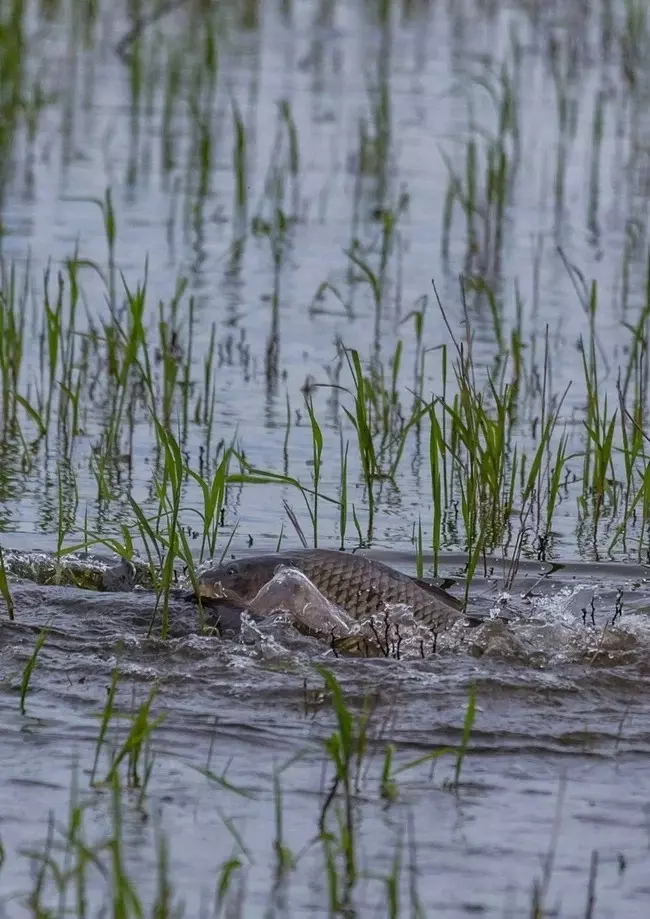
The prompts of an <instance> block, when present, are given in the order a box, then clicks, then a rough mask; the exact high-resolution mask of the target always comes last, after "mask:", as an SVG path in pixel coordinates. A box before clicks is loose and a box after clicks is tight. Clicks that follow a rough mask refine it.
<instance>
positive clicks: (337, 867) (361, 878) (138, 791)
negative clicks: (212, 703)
mask: <svg viewBox="0 0 650 919" xmlns="http://www.w3.org/2000/svg"><path fill="white" fill-rule="evenodd" d="M314 678H315V680H316V681H317V682H316V686H315V687H314V688H313V689H310V690H309V694H310V696H311V697H312V698H313V699H314V700H315V704H316V706H317V709H318V711H319V712H321V713H322V714H324V715H325V714H326V713H327V712H330V717H326V720H327V721H329V722H331V725H332V729H331V733H327V730H326V731H325V734H324V735H323V739H322V741H321V743H320V749H321V756H322V769H323V774H324V778H325V782H324V788H323V793H322V800H321V803H320V804H319V806H318V808H316V810H315V824H314V835H313V838H312V839H310V840H309V841H308V842H307V844H306V845H304V846H303V848H302V849H301V850H300V851H299V852H297V853H294V852H292V850H291V849H290V847H289V845H288V842H287V841H286V840H285V836H284V825H285V820H286V818H285V816H284V811H283V789H282V774H283V772H284V771H286V769H287V768H288V767H289V766H290V764H291V763H290V762H288V763H286V764H285V765H284V766H282V767H281V768H279V769H278V770H277V771H276V772H275V773H274V776H273V779H272V782H271V783H270V784H269V787H268V788H259V789H256V790H255V791H250V790H245V789H238V788H237V787H236V786H234V785H232V784H231V783H230V782H227V781H225V780H224V779H222V778H221V777H218V776H214V774H213V773H212V771H211V769H210V767H209V765H208V768H207V769H205V770H201V771H203V772H204V774H205V776H206V781H207V783H208V786H212V787H211V788H210V787H208V788H206V793H207V794H209V795H210V796H212V795H214V794H219V795H220V797H221V798H222V799H223V800H224V804H223V806H224V807H225V806H227V802H228V799H229V798H231V797H233V796H237V795H239V794H244V796H245V797H248V798H251V799H252V800H256V799H259V798H260V797H263V796H271V797H272V799H273V800H274V806H275V813H276V835H275V839H274V841H273V844H272V850H273V853H274V855H275V859H276V870H275V872H274V886H273V890H272V891H271V892H270V901H271V902H272V901H273V899H274V897H275V896H276V895H277V894H278V891H279V888H280V886H282V888H283V893H284V896H285V897H286V896H288V894H289V891H290V887H291V878H292V875H294V874H295V872H296V871H298V870H299V869H300V866H301V865H302V863H303V862H304V861H306V860H307V859H309V858H312V859H313V858H314V857H317V854H318V852H319V851H320V853H321V858H322V870H323V876H324V877H325V878H326V891H327V898H328V901H329V906H328V909H329V910H330V912H332V913H338V912H341V911H343V912H345V911H346V910H349V909H353V908H354V903H355V899H356V897H357V896H358V894H359V893H360V892H361V891H362V890H366V889H367V887H368V885H369V884H371V885H372V884H374V885H377V884H378V883H379V884H380V885H384V886H385V888H388V889H389V890H390V891H391V897H392V900H393V903H394V905H393V912H392V913H391V914H393V915H401V914H402V911H403V909H406V908H408V906H407V904H408V903H410V905H411V906H412V905H413V899H414V897H415V895H416V887H414V886H413V885H412V884H411V886H410V887H409V888H407V889H406V890H404V889H403V888H404V885H403V882H402V879H401V878H400V874H399V866H400V864H401V854H402V845H403V841H402V839H403V834H399V836H398V841H397V845H396V849H395V855H394V859H393V868H392V871H390V872H389V873H388V874H387V875H386V876H377V875H376V872H370V873H368V872H367V871H366V870H365V869H364V868H362V865H361V850H362V844H361V841H360V833H361V828H362V822H363V809H364V808H365V809H367V808H368V806H369V802H370V801H372V800H375V799H376V800H377V802H379V801H382V800H383V802H384V806H386V807H390V806H391V805H392V804H394V803H395V802H396V801H397V799H398V796H399V793H400V782H401V781H402V778H403V776H404V775H405V773H407V772H411V771H413V770H418V769H420V768H421V767H422V766H424V765H425V764H427V763H430V762H432V761H434V760H438V759H439V758H440V757H443V756H449V755H451V756H452V757H453V758H454V760H455V768H454V772H453V779H452V780H451V781H450V782H449V783H447V784H446V785H445V784H444V783H443V787H446V788H447V789H448V791H449V792H450V793H452V792H453V793H454V794H462V787H463V786H462V782H461V776H462V767H463V762H464V759H465V757H466V755H467V753H468V749H469V742H470V735H471V728H472V724H473V720H474V715H475V697H474V694H473V693H471V694H470V697H469V703H468V707H467V714H466V717H465V723H464V727H463V729H462V731H460V730H459V744H458V747H457V748H455V747H450V746H445V747H441V748H439V749H434V750H432V751H431V752H430V753H426V754H424V755H422V756H420V757H418V758H417V759H416V760H413V761H408V760H406V761H404V757H403V755H401V756H400V760H401V762H400V764H399V765H397V766H396V764H395V757H396V750H395V746H394V745H393V744H391V743H389V742H388V741H387V739H386V737H385V724H384V722H383V716H382V715H381V713H380V712H379V711H378V710H377V709H376V705H375V703H374V702H373V699H372V697H370V696H368V697H366V698H364V699H363V700H362V702H361V706H360V709H359V710H358V711H357V710H356V709H355V708H354V707H352V706H351V704H350V703H349V702H348V701H347V700H346V698H345V694H344V692H343V690H342V688H341V685H340V683H339V682H338V680H337V678H336V676H335V675H334V674H333V673H332V672H331V671H330V670H328V669H327V668H324V667H318V668H316V672H315V673H314ZM319 680H320V687H319V686H318V681H319ZM119 685H120V678H119V675H118V673H117V671H116V672H115V673H114V675H113V678H112V681H111V686H110V689H109V692H108V695H107V700H106V704H105V707H104V710H103V712H102V713H101V717H100V722H101V723H100V728H99V734H98V741H97V747H96V752H95V757H94V764H93V769H92V772H91V774H90V784H91V786H92V787H93V789H94V791H95V795H94V796H88V795H87V794H86V793H85V792H84V790H83V789H82V787H81V785H80V777H81V775H82V774H83V773H82V772H81V771H80V769H79V768H78V766H75V768H74V775H73V782H72V786H71V798H70V807H69V811H68V822H67V824H66V823H65V822H63V823H62V824H59V823H57V822H55V821H54V819H53V818H50V820H49V821H48V826H47V834H46V839H45V842H44V845H43V846H42V847H40V846H39V847H34V848H32V849H28V850H25V851H23V852H22V853H21V855H22V857H23V858H27V859H29V860H30V861H31V863H32V866H33V877H34V884H33V887H32V888H31V890H29V891H26V892H25V893H24V894H21V895H20V896H19V897H17V898H16V897H14V898H12V899H17V900H18V902H20V903H21V905H22V906H23V907H24V908H26V909H27V911H28V914H29V915H34V916H40V915H48V916H64V915H70V914H72V915H75V916H77V917H79V919H81V917H83V916H86V915H94V914H95V912H96V909H97V908H98V906H99V904H100V903H101V904H102V905H103V908H104V909H107V910H108V911H109V912H110V913H111V914H113V915H119V916H122V917H125V919H127V917H136V916H142V915H152V916H158V917H167V916H173V915H180V913H178V912H177V911H176V910H177V909H178V908H180V903H179V902H178V901H177V898H176V895H175V894H174V887H173V880H172V876H171V871H170V868H171V865H172V862H170V858H171V854H170V852H171V849H170V846H173V840H172V839H171V838H170V837H169V835H168V834H167V833H166V832H165V831H164V830H163V829H162V826H161V824H160V815H158V818H157V819H156V821H155V830H154V833H153V837H154V839H153V843H154V845H155V865H156V869H157V884H156V886H155V890H154V893H153V895H152V894H151V893H150V892H149V893H141V891H140V889H139V888H141V887H142V886H143V885H141V884H140V883H139V881H138V878H137V875H136V874H134V872H133V870H132V867H131V864H130V854H129V847H130V844H129V842H128V840H127V838H126V835H125V830H124V826H125V821H126V819H127V814H130V812H131V811H132V810H135V812H136V813H137V812H138V811H139V812H141V814H142V816H143V817H146V815H147V808H148V804H147V796H146V793H147V787H148V785H149V782H150V781H151V779H152V777H153V776H154V774H155V771H156V769H157V767H158V766H159V757H158V755H156V754H155V753H154V752H153V750H152V747H151V741H152V740H153V738H154V737H155V734H156V732H157V730H158V727H159V725H160V724H161V722H162V720H163V718H164V713H160V714H154V712H153V710H152V706H153V704H154V700H155V699H156V695H157V690H156V689H155V688H154V689H152V690H151V691H150V692H149V694H148V696H147V698H146V700H145V701H144V702H143V703H142V704H141V705H139V706H138V707H137V709H134V710H133V711H132V712H131V713H129V714H127V713H123V712H122V710H121V706H120V704H119V703H118V702H117V693H118V690H119ZM124 718H126V720H127V733H126V736H125V737H124V739H123V740H119V741H118V737H119V734H120V733H121V731H120V729H119V728H118V727H117V722H118V720H123V719H124ZM116 741H117V743H116ZM102 750H106V754H107V760H108V762H107V766H108V768H107V772H106V776H105V778H104V779H103V780H102V781H101V782H99V783H98V782H97V781H96V780H95V778H94V777H95V775H96V773H97V769H98V766H99V764H100V761H101V758H102ZM143 756H144V766H143V769H142V771H141V772H140V771H139V770H138V764H139V762H140V760H141V758H142V757H143ZM304 756H314V751H313V749H311V750H310V749H305V750H303V751H299V752H298V753H297V754H295V755H294V756H292V761H295V759H297V758H301V757H304ZM376 764H382V765H381V769H380V770H379V771H378V770H377V768H375V767H376ZM213 779H214V780H216V781H213ZM215 784H216V788H215ZM97 795H99V797H97ZM98 808H99V809H100V810H102V811H104V810H105V811H106V812H107V816H108V829H107V832H105V833H104V834H101V835H100V836H99V838H96V839H94V840H93V841H91V840H90V839H88V837H87V835H86V830H85V824H86V823H88V821H89V820H90V819H91V815H92V814H95V813H96V812H97V809H98ZM129 819H132V818H131V817H129ZM223 819H224V823H225V825H226V827H227V828H228V829H229V831H230V832H231V834H232V835H233V840H234V842H235V850H234V854H233V856H232V857H230V858H228V859H227V860H226V861H225V862H224V863H223V864H222V865H216V866H215V877H216V878H217V884H216V890H215V896H214V902H213V905H212V908H211V910H210V911H209V912H208V913H207V914H206V915H215V916H219V915H222V911H223V910H224V909H225V910H226V911H227V912H228V914H229V915H240V914H241V915H243V914H244V902H243V901H241V900H240V898H241V896H242V895H243V892H244V891H243V890H242V889H240V887H239V884H240V882H243V879H244V872H243V868H244V863H245V861H246V860H247V859H249V858H250V856H249V855H248V848H247V845H246V841H245V839H244V838H242V837H241V836H240V835H239V832H238V831H237V829H236V826H235V824H234V823H233V821H232V820H231V819H230V818H228V817H227V816H225V815H224V817H223ZM93 822H94V821H93ZM404 830H406V827H404ZM95 835H96V834H95ZM273 853H269V858H271V857H272V854H273ZM1 867H2V864H1V862H0V868H1ZM144 886H145V887H147V888H149V889H150V886H151V885H144ZM173 904H175V905H174V907H173V908H172V905H173ZM233 909H234V910H235V911H234V912H233ZM71 910H72V913H71V912H70V911H71Z"/></svg>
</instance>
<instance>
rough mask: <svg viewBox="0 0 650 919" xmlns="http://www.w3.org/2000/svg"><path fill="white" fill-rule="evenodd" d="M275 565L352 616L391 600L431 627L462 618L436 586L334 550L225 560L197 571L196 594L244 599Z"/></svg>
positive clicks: (380, 609) (436, 628) (452, 601)
mask: <svg viewBox="0 0 650 919" xmlns="http://www.w3.org/2000/svg"><path fill="white" fill-rule="evenodd" d="M281 567H289V568H296V569H298V571H301V572H302V573H303V574H304V575H305V576H306V577H307V578H309V580H310V581H311V582H312V583H313V584H314V586H315V587H317V588H318V590H319V591H320V592H321V593H322V594H323V596H324V597H325V598H326V599H327V600H329V601H330V602H331V603H334V604H336V605H337V606H339V607H341V609H343V610H345V611H346V612H347V613H349V614H350V615H351V616H354V617H355V618H356V619H364V618H366V617H369V616H371V615H373V614H383V613H384V612H385V611H386V607H387V606H390V605H393V604H404V605H405V606H407V607H409V608H410V609H411V610H412V611H413V615H414V617H415V618H416V619H417V620H418V621H419V622H421V623H422V624H423V625H426V626H428V627H430V628H431V629H433V630H434V631H440V630H442V629H447V628H449V627H450V626H451V625H453V623H454V622H456V621H458V619H461V618H463V609H462V605H461V604H460V602H459V601H458V600H457V599H456V598H455V597H452V596H451V594H448V593H447V592H446V591H444V590H442V589H441V588H440V587H436V586H435V585H433V584H426V583H425V582H423V581H421V580H416V579H414V578H411V577H409V576H408V575H406V574H403V573H402V572H401V571H397V570H395V569H394V568H390V567H389V566H388V565H384V564H383V563H382V562H377V561H374V560H373V559H370V558H367V557H365V556H363V555H354V554H351V553H348V552H339V551H337V550H335V549H296V550H294V551H288V552H281V553H277V554H269V555H259V556H254V557H251V558H242V559H239V560H237V561H233V562H227V563H225V564H223V565H220V566H219V567H217V568H212V569H210V570H209V571H206V572H205V573H204V574H203V575H202V576H201V578H200V580H199V595H200V596H201V597H206V598H208V597H210V598H220V597H223V598H229V597H236V598H239V599H241V600H244V601H250V600H252V599H253V598H254V597H255V596H256V595H257V593H258V592H259V591H260V590H261V588H262V587H263V586H264V585H265V584H267V583H268V582H269V581H270V580H271V579H272V578H273V576H274V575H275V573H276V571H277V570H278V569H279V568H281Z"/></svg>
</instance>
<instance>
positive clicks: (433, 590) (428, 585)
mask: <svg viewBox="0 0 650 919" xmlns="http://www.w3.org/2000/svg"><path fill="white" fill-rule="evenodd" d="M409 577H410V578H411V580H412V581H413V583H414V584H417V585H418V587H421V588H422V590H426V592H427V593H429V594H433V596H434V597H438V598H439V599H440V600H442V601H443V602H444V603H447V604H448V605H449V606H453V607H454V609H457V610H458V612H459V613H462V612H463V608H464V607H463V601H462V600H459V599H458V597H454V596H452V594H450V593H447V591H446V590H444V589H443V588H442V587H438V585H437V584H433V583H432V582H431V581H427V579H426V578H416V577H413V576H412V575H409Z"/></svg>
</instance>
